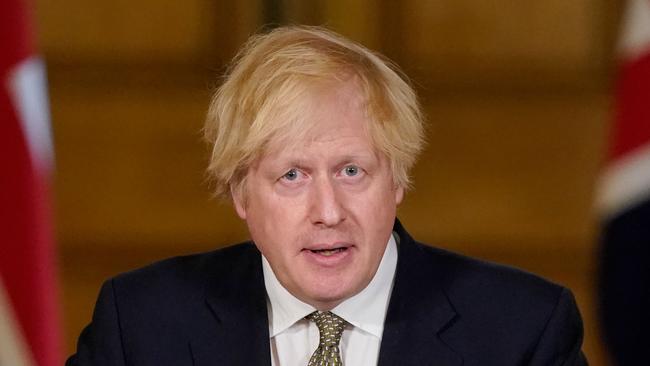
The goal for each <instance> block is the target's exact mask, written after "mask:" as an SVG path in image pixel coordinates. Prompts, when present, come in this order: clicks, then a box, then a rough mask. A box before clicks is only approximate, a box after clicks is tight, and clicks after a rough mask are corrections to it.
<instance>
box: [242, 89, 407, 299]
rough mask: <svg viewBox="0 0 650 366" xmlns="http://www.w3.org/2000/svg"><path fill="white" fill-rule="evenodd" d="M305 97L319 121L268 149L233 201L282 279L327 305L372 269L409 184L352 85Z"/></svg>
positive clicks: (311, 117)
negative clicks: (397, 172) (375, 139)
mask: <svg viewBox="0 0 650 366" xmlns="http://www.w3.org/2000/svg"><path fill="white" fill-rule="evenodd" d="M309 98H310V99H309V104H310V106H311V108H310V109H309V111H310V112H309V113H308V115H307V116H304V118H305V119H306V120H307V121H308V123H310V124H311V125H313V126H314V127H312V128H310V129H309V131H308V132H307V134H306V135H305V136H304V137H301V138H296V139H293V140H292V139H284V140H283V141H282V143H281V144H275V146H274V145H272V146H271V147H270V148H269V149H267V152H266V153H265V154H264V155H263V156H262V157H260V158H259V159H258V160H257V162H256V163H255V164H253V166H251V167H250V168H249V171H248V174H247V179H246V183H245V184H246V186H245V187H244V189H243V190H241V191H242V192H243V193H242V194H243V195H245V198H244V197H242V196H239V195H237V194H235V195H234V196H233V199H234V203H235V208H236V210H237V213H238V214H239V216H240V217H241V218H242V219H245V220H246V222H247V225H248V228H249V231H250V234H251V237H252V239H253V241H254V242H255V244H256V245H257V247H258V248H259V250H260V251H261V252H262V254H264V256H265V257H266V258H267V259H268V261H269V263H270V264H271V267H272V269H273V272H274V273H275V275H276V277H277V278H278V280H279V281H280V283H281V284H282V285H283V286H284V287H285V288H286V289H287V290H288V291H289V292H290V293H291V294H293V295H294V296H296V297H297V298H299V299H300V300H302V301H303V302H306V303H308V304H311V305H313V306H315V307H316V308H318V309H320V310H328V309H331V308H333V307H335V306H336V305H338V304H339V303H340V302H341V301H343V300H345V299H347V298H349V297H351V296H353V295H355V294H357V293H358V292H360V291H361V290H363V289H364V288H365V287H366V286H367V285H368V283H369V282H370V280H371V279H372V277H373V276H374V275H375V272H376V271H377V267H378V266H379V262H380V261H381V258H382V256H383V253H384V250H385V248H386V244H387V242H388V239H389V236H390V234H391V231H392V227H393V221H394V219H395V215H396V208H397V205H398V204H399V203H400V202H401V200H402V195H403V189H402V188H401V187H396V186H395V185H394V183H393V178H392V173H391V169H390V165H389V163H388V160H387V158H386V157H385V156H384V155H383V154H380V153H378V152H377V151H376V150H375V149H374V148H373V145H372V142H371V140H370V137H369V136H368V133H367V132H366V129H365V126H366V124H367V123H368V121H367V117H366V116H365V113H364V108H363V99H362V98H361V94H360V92H359V91H358V88H357V87H356V84H355V83H353V82H347V83H343V84H340V85H337V86H335V87H330V88H327V89H323V90H321V91H319V92H317V93H313V95H312V96H311V97H309Z"/></svg>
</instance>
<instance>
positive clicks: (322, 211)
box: [310, 177, 345, 227]
mask: <svg viewBox="0 0 650 366" xmlns="http://www.w3.org/2000/svg"><path fill="white" fill-rule="evenodd" d="M311 201H312V202H311V209H310V219H311V222H312V224H314V225H319V226H324V227H333V226H336V225H337V224H338V223H340V222H341V221H343V220H345V209H344V207H343V206H342V205H341V203H342V201H341V197H340V193H339V192H337V189H336V186H335V183H333V182H332V181H331V180H330V179H328V178H326V177H322V179H316V180H315V181H314V182H313V185H312V192H311Z"/></svg>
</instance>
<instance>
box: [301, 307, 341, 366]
mask: <svg viewBox="0 0 650 366" xmlns="http://www.w3.org/2000/svg"><path fill="white" fill-rule="evenodd" d="M306 318H307V319H309V320H311V321H313V322H314V323H316V326H317V327H318V332H319V333H320V341H319V342H318V348H316V351H314V354H313V355H312V356H311V358H310V359H309V364H308V366H341V365H343V363H342V362H341V351H340V350H339V342H340V341H341V334H342V333H343V328H345V320H343V319H341V318H340V317H339V316H337V315H336V314H333V313H331V312H329V311H314V312H313V313H311V314H309V315H307V316H306Z"/></svg>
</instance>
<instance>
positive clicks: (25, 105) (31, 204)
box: [0, 0, 62, 366]
mask: <svg viewBox="0 0 650 366" xmlns="http://www.w3.org/2000/svg"><path fill="white" fill-rule="evenodd" d="M29 10H30V9H29V7H28V4H27V2H26V1H24V0H3V1H2V2H0V365H3V366H5V365H7V366H9V365H11V366H54V365H60V364H61V360H62V359H61V355H60V352H61V338H60V333H59V331H60V329H59V321H58V315H59V309H58V306H57V301H56V300H57V299H56V293H57V289H56V278H55V268H54V258H55V256H54V240H53V235H52V230H51V229H52V227H51V218H50V204H49V202H50V201H49V195H48V194H49V179H50V175H51V172H52V167H53V153H52V139H51V134H50V124H49V113H48V103H47V95H46V79H45V68H44V64H43V62H42V61H41V59H40V58H39V57H38V55H37V54H36V53H35V47H34V37H33V35H34V28H33V27H32V24H31V23H30V17H29V15H30V13H29Z"/></svg>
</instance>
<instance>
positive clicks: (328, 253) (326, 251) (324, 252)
mask: <svg viewBox="0 0 650 366" xmlns="http://www.w3.org/2000/svg"><path fill="white" fill-rule="evenodd" d="M341 251H343V248H336V249H321V250H313V252H315V253H318V254H320V255H324V256H326V257H329V256H331V255H333V254H336V253H338V252H341Z"/></svg>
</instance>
